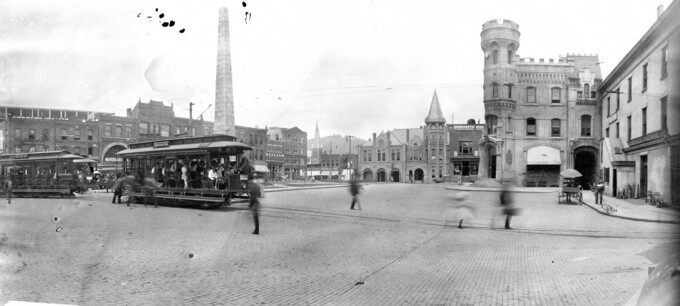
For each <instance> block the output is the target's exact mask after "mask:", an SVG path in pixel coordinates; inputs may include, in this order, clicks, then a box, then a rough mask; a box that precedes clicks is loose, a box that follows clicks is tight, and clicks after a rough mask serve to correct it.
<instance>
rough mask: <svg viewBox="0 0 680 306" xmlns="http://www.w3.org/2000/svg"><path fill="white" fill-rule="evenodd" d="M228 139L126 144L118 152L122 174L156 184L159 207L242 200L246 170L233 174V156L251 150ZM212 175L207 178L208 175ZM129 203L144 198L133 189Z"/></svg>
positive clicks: (235, 166) (214, 137)
mask: <svg viewBox="0 0 680 306" xmlns="http://www.w3.org/2000/svg"><path fill="white" fill-rule="evenodd" d="M235 139H236V138H235V137H233V136H228V135H211V136H202V137H190V138H177V139H166V140H162V141H149V142H140V143H133V144H130V147H129V148H128V149H126V150H123V151H120V152H118V156H119V157H121V158H122V160H123V170H124V172H125V173H126V174H127V175H137V176H139V175H143V176H144V177H145V178H148V179H151V180H154V181H155V182H157V183H158V185H159V186H160V187H159V188H157V189H156V190H155V192H154V195H153V196H154V197H155V200H157V201H158V203H159V204H164V205H171V206H190V207H191V206H193V207H202V208H210V207H218V206H223V205H230V204H231V201H232V199H234V198H235V197H246V196H248V180H249V179H251V178H252V171H239V170H237V169H239V161H240V159H239V157H241V156H242V155H243V153H244V152H245V151H248V150H252V147H250V146H248V145H246V144H243V143H240V142H235V141H234V140H235ZM211 171H213V173H214V174H213V175H210V172H211ZM129 196H130V197H132V200H133V201H134V200H136V199H138V198H141V197H143V196H145V195H144V194H143V193H141V192H140V190H133V191H132V192H131V193H130V194H129Z"/></svg>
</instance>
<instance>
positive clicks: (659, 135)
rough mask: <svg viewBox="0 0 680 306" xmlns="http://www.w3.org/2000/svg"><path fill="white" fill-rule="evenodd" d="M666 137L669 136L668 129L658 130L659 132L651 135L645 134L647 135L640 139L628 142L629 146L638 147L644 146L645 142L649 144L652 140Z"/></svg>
mask: <svg viewBox="0 0 680 306" xmlns="http://www.w3.org/2000/svg"><path fill="white" fill-rule="evenodd" d="M665 136H668V130H667V129H662V130H658V131H655V132H651V133H649V134H645V135H642V136H640V137H637V138H633V139H631V140H630V141H628V146H630V147H632V146H636V145H639V144H643V143H645V142H649V141H652V140H657V139H661V138H663V137H665Z"/></svg>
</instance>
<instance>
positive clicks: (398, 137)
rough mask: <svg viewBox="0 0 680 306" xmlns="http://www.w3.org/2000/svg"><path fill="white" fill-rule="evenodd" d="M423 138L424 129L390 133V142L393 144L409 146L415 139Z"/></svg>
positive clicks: (397, 130)
mask: <svg viewBox="0 0 680 306" xmlns="http://www.w3.org/2000/svg"><path fill="white" fill-rule="evenodd" d="M407 131H408V134H409V135H408V140H407V139H406V133H407ZM416 136H418V137H420V138H421V139H422V138H423V129H421V128H414V129H394V130H392V131H391V132H390V138H391V139H390V141H391V142H392V144H400V145H401V144H408V143H409V142H410V141H411V140H412V139H413V138H414V137H416Z"/></svg>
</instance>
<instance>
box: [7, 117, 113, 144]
mask: <svg viewBox="0 0 680 306" xmlns="http://www.w3.org/2000/svg"><path fill="white" fill-rule="evenodd" d="M0 112H1V114H0V118H1V121H0V151H1V152H2V153H22V152H36V151H53V150H67V151H70V152H73V153H75V154H80V155H88V156H99V154H100V146H99V144H100V135H99V125H98V121H99V117H100V116H106V115H109V114H107V113H95V112H88V111H82V110H67V109H45V108H29V107H1V108H0Z"/></svg>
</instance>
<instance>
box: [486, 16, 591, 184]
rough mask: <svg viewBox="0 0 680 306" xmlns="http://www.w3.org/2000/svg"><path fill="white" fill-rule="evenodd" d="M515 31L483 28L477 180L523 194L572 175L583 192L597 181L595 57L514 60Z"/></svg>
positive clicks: (503, 24)
mask: <svg viewBox="0 0 680 306" xmlns="http://www.w3.org/2000/svg"><path fill="white" fill-rule="evenodd" d="M519 38H520V32H519V25H518V24H517V23H515V22H513V21H510V20H500V19H499V20H491V21H488V22H486V23H484V24H483V26H482V32H481V46H482V51H483V54H484V110H485V122H486V128H485V131H484V135H483V138H482V139H481V140H480V141H479V144H480V151H481V152H480V169H479V176H480V177H482V178H484V177H486V178H493V179H495V180H497V181H499V182H500V181H502V180H508V181H513V182H515V183H516V184H518V185H523V186H537V187H540V186H557V185H558V184H559V180H560V172H561V171H563V170H565V169H567V168H575V169H576V170H578V171H580V172H581V173H582V174H583V177H582V178H581V184H583V185H589V184H590V183H591V182H592V181H593V180H594V178H595V176H596V175H597V169H598V160H599V158H598V157H599V139H600V138H601V137H602V133H601V127H600V125H599V124H596V123H597V122H601V119H600V113H599V111H598V100H597V94H596V93H597V88H598V87H599V86H600V83H601V82H602V75H601V73H600V67H599V59H598V57H597V55H580V54H578V55H577V54H567V55H566V56H560V57H559V59H557V60H554V59H548V60H544V59H542V58H541V59H538V60H535V59H534V58H520V57H519V56H518V55H517V51H518V50H519V47H520V40H519Z"/></svg>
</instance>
